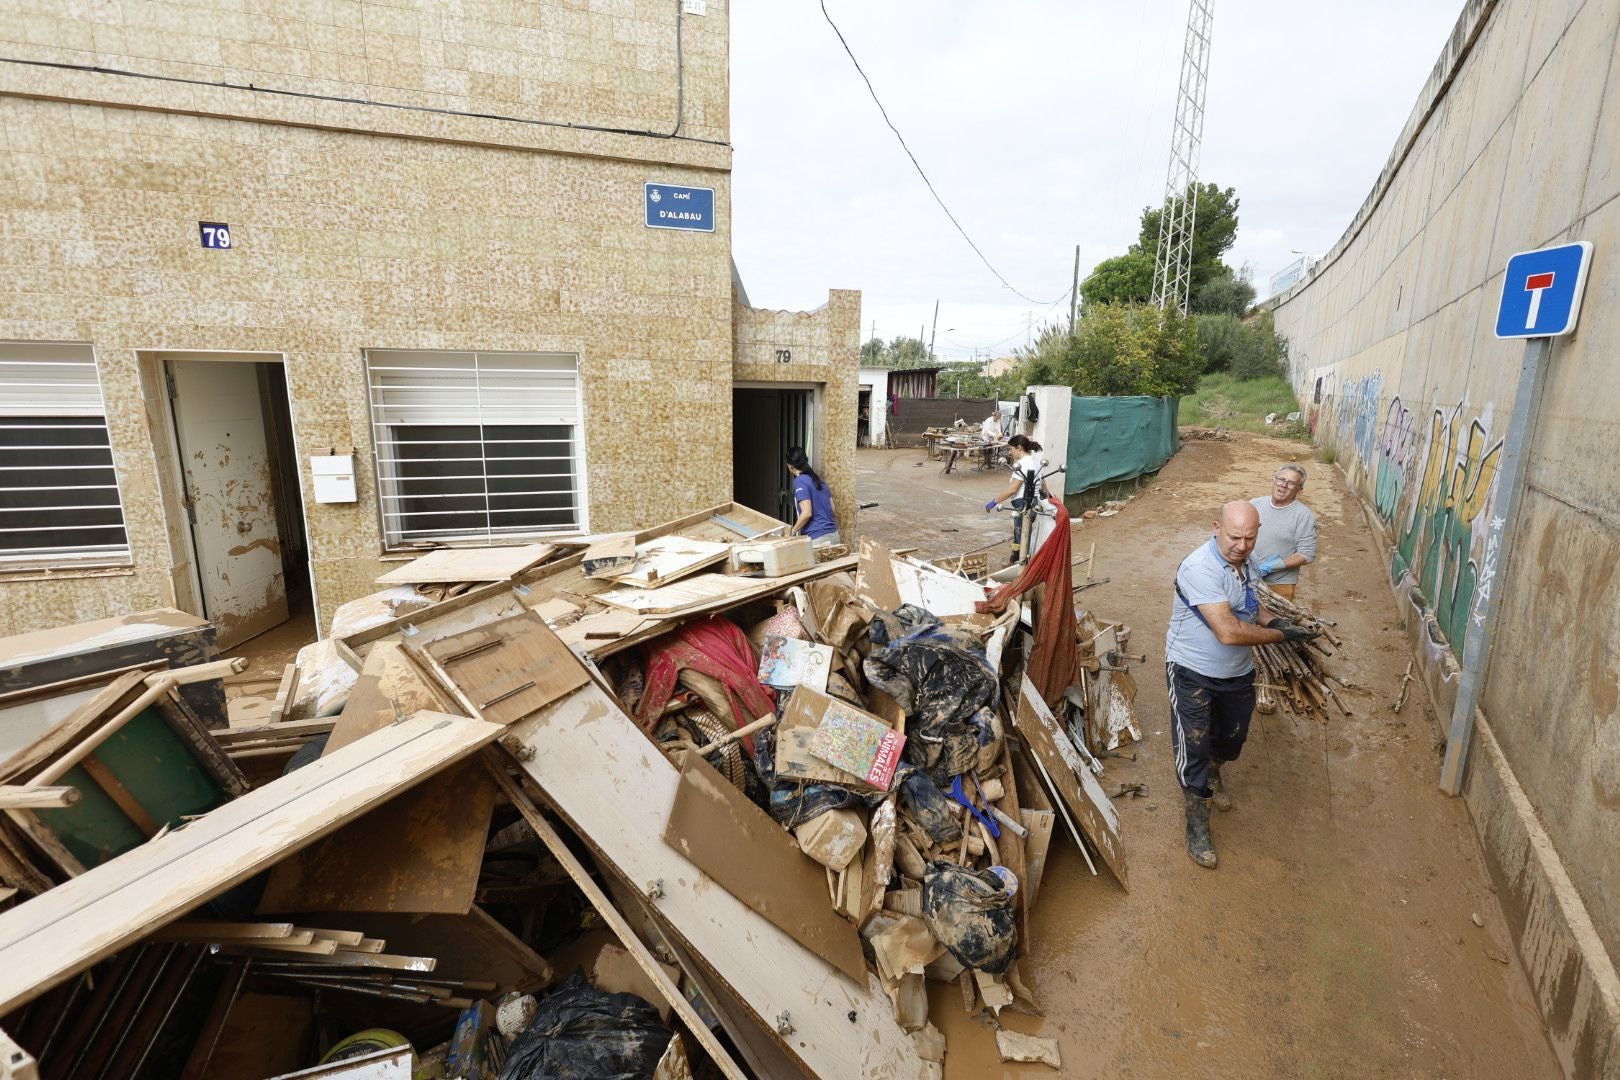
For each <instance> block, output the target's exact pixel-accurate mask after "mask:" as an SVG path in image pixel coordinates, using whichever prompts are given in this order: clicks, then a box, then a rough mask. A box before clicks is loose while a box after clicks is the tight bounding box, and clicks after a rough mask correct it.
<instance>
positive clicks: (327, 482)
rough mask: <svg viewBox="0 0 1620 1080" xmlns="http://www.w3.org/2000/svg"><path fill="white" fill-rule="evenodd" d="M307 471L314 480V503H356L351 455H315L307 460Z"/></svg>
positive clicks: (352, 456) (352, 457)
mask: <svg viewBox="0 0 1620 1080" xmlns="http://www.w3.org/2000/svg"><path fill="white" fill-rule="evenodd" d="M309 471H310V474H311V475H312V476H314V478H315V501H316V502H318V503H352V502H355V501H357V499H358V496H356V495H355V492H354V455H353V454H317V455H316V456H315V457H312V458H310V459H309Z"/></svg>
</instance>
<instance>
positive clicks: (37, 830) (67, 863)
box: [0, 810, 84, 1015]
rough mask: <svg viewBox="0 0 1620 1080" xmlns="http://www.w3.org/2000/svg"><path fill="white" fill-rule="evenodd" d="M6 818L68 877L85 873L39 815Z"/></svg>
mask: <svg viewBox="0 0 1620 1080" xmlns="http://www.w3.org/2000/svg"><path fill="white" fill-rule="evenodd" d="M6 817H8V818H10V819H11V823H12V824H13V825H15V826H16V827H17V829H18V831H20V832H21V833H22V834H23V835H24V836H26V837H28V839H29V841H30V842H32V843H33V845H34V846H35V847H36V848H38V849H39V851H40V853H41V854H42V855H44V856H45V857H46V858H47V859H49V860H50V861H51V862H52V863H53V864H54V865H55V866H56V868H57V869H58V870H60V871H61V872H62V873H64V874H66V875H67V876H68V877H78V876H79V875H80V874H82V873H84V863H82V862H80V861H79V859H78V856H76V855H74V854H73V852H71V851H69V850H68V849H67V845H65V844H63V843H62V841H60V840H58V839H57V838H56V834H55V833H54V832H52V831H51V830H50V827H49V826H47V825H46V824H45V823H44V822H43V821H41V820H40V819H39V815H38V814H36V813H34V812H33V811H32V810H7V811H6ZM0 1015H4V1014H3V1013H0Z"/></svg>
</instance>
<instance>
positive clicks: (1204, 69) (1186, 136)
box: [1153, 0, 1215, 315]
mask: <svg viewBox="0 0 1620 1080" xmlns="http://www.w3.org/2000/svg"><path fill="white" fill-rule="evenodd" d="M1214 2H1215V0H1189V2H1188V4H1187V42H1186V45H1185V46H1184V48H1183V50H1182V54H1181V83H1180V86H1181V93H1180V95H1179V96H1178V97H1177V99H1176V121H1175V125H1174V126H1173V127H1172V128H1171V130H1170V168H1169V171H1168V172H1167V174H1166V175H1165V181H1164V210H1163V211H1161V212H1160V214H1159V245H1158V254H1157V256H1156V257H1155V259H1154V263H1153V303H1154V305H1155V306H1157V307H1158V308H1159V310H1161V311H1164V310H1168V309H1169V308H1172V307H1173V308H1175V309H1177V310H1178V311H1180V312H1181V313H1182V314H1183V315H1185V314H1186V313H1187V299H1188V297H1187V293H1188V292H1189V290H1190V288H1191V285H1192V242H1193V225H1194V223H1195V222H1196V220H1197V218H1198V155H1199V151H1200V149H1201V148H1202V146H1203V141H1204V89H1205V84H1206V83H1207V81H1208V73H1209V39H1210V33H1211V30H1212V27H1213V25H1214V18H1215V17H1214V13H1213V6H1214Z"/></svg>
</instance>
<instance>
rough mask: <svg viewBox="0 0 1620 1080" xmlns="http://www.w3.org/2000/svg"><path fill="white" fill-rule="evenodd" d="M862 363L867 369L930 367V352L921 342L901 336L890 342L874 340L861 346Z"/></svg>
mask: <svg viewBox="0 0 1620 1080" xmlns="http://www.w3.org/2000/svg"><path fill="white" fill-rule="evenodd" d="M861 363H862V364H863V365H865V366H867V367H886V368H916V367H929V366H930V365H929V363H928V350H927V349H925V348H924V347H923V343H922V341H921V340H919V339H917V338H914V337H906V336H905V335H903V334H902V335H900V336H898V337H895V338H893V339H892V340H890V341H884V340H883V339H882V338H872V339H871V340H870V341H868V342H866V344H864V345H862V346H861Z"/></svg>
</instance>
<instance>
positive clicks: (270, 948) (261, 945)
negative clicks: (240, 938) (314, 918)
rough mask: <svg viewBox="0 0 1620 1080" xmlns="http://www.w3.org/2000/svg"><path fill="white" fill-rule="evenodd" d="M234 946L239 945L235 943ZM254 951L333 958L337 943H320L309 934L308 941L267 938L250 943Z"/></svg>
mask: <svg viewBox="0 0 1620 1080" xmlns="http://www.w3.org/2000/svg"><path fill="white" fill-rule="evenodd" d="M236 944H241V943H240V942H237V943H236ZM251 944H252V946H253V947H254V948H255V949H261V950H264V951H267V952H272V953H277V954H280V953H289V954H291V955H294V956H335V955H337V951H338V943H337V942H335V941H321V940H319V939H317V938H316V937H315V935H314V934H311V935H310V937H309V940H308V941H292V940H290V939H286V938H267V939H265V940H264V941H255V942H252V943H251Z"/></svg>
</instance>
